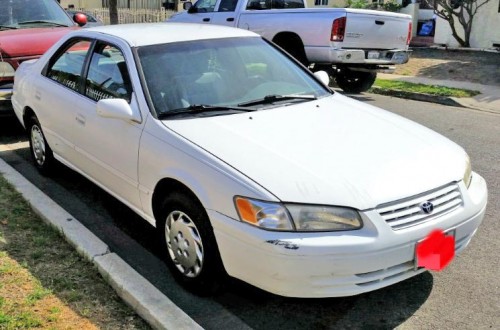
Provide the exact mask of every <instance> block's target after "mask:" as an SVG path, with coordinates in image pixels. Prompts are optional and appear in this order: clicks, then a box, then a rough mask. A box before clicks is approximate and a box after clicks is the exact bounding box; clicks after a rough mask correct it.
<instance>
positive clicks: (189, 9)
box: [182, 1, 193, 13]
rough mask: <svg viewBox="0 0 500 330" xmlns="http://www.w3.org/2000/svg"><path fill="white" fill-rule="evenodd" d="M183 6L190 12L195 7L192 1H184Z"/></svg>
mask: <svg viewBox="0 0 500 330" xmlns="http://www.w3.org/2000/svg"><path fill="white" fill-rule="evenodd" d="M182 8H183V9H184V10H187V11H188V13H190V12H191V11H192V9H191V8H193V3H192V2H191V1H186V2H184V3H183V4H182Z"/></svg>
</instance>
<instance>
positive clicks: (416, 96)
mask: <svg viewBox="0 0 500 330" xmlns="http://www.w3.org/2000/svg"><path fill="white" fill-rule="evenodd" d="M369 92H371V93H374V94H380V95H387V96H393V97H399V98H404V99H410V100H415V101H422V102H430V103H438V104H442V105H448V106H452V107H460V108H464V106H463V105H462V104H460V103H458V102H457V101H455V100H454V99H453V98H451V97H447V96H438V95H430V94H422V93H414V92H407V91H400V90H395V89H384V88H379V87H375V86H373V87H372V88H371V89H370V91H369Z"/></svg>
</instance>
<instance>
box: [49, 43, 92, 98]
mask: <svg viewBox="0 0 500 330" xmlns="http://www.w3.org/2000/svg"><path fill="white" fill-rule="evenodd" d="M89 48H90V41H87V40H76V41H74V42H72V43H70V44H69V45H68V46H67V48H66V49H65V50H64V51H63V52H62V53H58V54H57V55H56V57H55V58H53V59H52V60H51V61H50V63H51V64H50V66H49V68H48V70H47V77H48V78H50V79H52V80H55V81H57V82H59V83H60V84H62V85H64V86H66V87H68V88H71V89H72V90H74V91H78V90H79V86H80V84H81V79H80V78H81V73H82V67H83V63H84V62H85V57H86V56H87V53H88V51H89Z"/></svg>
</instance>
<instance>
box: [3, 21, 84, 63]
mask: <svg viewBox="0 0 500 330" xmlns="http://www.w3.org/2000/svg"><path fill="white" fill-rule="evenodd" d="M76 29H79V27H77V26H69V27H52V28H32V29H18V30H7V31H1V32H0V51H1V52H2V54H3V56H7V57H20V56H23V57H24V56H36V55H42V54H43V53H45V51H47V49H49V48H50V47H51V46H52V45H53V44H55V43H56V42H57V41H58V40H59V39H60V38H61V37H62V36H63V35H65V34H66V33H68V32H71V31H73V30H76Z"/></svg>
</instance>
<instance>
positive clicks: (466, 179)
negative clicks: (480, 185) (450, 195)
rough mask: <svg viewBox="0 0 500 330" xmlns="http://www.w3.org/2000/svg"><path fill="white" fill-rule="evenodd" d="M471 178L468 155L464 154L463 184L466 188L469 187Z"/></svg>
mask: <svg viewBox="0 0 500 330" xmlns="http://www.w3.org/2000/svg"><path fill="white" fill-rule="evenodd" d="M471 180H472V166H471V164H470V158H469V155H465V173H464V184H465V186H466V187H467V188H469V186H470V182H471Z"/></svg>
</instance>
